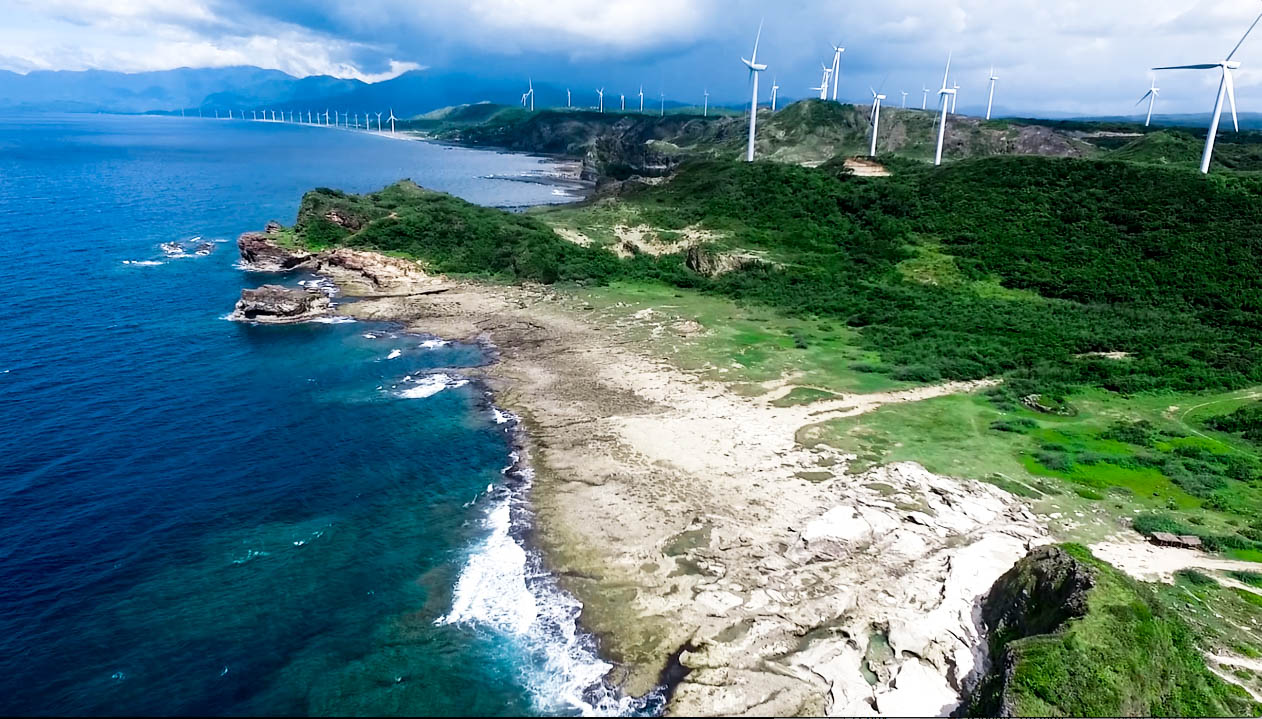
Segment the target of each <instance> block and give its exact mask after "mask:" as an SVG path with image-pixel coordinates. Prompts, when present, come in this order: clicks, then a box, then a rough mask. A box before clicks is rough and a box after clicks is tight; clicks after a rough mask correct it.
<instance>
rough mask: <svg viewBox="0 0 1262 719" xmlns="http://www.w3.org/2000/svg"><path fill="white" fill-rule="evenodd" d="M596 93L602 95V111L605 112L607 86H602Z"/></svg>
mask: <svg viewBox="0 0 1262 719" xmlns="http://www.w3.org/2000/svg"><path fill="white" fill-rule="evenodd" d="M596 94H597V95H600V112H601V113H602V114H603V113H604V112H605V88H603V87H602V88H600V89H599V90H597V91H596Z"/></svg>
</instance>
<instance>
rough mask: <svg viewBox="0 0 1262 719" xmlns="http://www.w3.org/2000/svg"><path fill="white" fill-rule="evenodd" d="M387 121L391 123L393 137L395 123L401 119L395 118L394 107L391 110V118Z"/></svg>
mask: <svg viewBox="0 0 1262 719" xmlns="http://www.w3.org/2000/svg"><path fill="white" fill-rule="evenodd" d="M386 119H387V120H389V121H390V134H391V135H393V134H394V121H395V120H397V119H399V118H397V117H395V116H394V108H393V107H392V108H390V117H387V118H386Z"/></svg>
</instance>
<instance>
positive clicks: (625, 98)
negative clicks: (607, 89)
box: [618, 94, 627, 112]
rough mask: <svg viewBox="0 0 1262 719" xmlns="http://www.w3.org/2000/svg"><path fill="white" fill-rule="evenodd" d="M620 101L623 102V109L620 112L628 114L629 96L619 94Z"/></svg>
mask: <svg viewBox="0 0 1262 719" xmlns="http://www.w3.org/2000/svg"><path fill="white" fill-rule="evenodd" d="M618 99H619V100H620V101H621V102H622V107H621V110H619V111H620V112H626V111H627V96H626V95H625V94H619V95H618Z"/></svg>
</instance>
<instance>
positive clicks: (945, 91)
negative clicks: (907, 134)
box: [933, 53, 955, 166]
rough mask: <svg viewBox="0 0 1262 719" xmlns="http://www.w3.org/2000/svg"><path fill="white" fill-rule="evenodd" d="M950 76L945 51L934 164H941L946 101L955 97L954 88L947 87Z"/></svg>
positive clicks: (949, 58) (944, 134)
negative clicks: (940, 112) (944, 70)
mask: <svg viewBox="0 0 1262 719" xmlns="http://www.w3.org/2000/svg"><path fill="white" fill-rule="evenodd" d="M950 76H951V53H947V64H946V72H944V73H942V89H941V90H938V98H939V100H938V104H940V105H942V117H941V119H939V120H938V149H937V150H935V151H934V154H933V164H934V166H937V165H941V164H942V140H943V138H945V137H946V118H947V103H948V102H950V100H951V98H954V97H955V88H950V87H947V78H948V77H950Z"/></svg>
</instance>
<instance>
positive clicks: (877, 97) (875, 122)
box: [868, 87, 885, 157]
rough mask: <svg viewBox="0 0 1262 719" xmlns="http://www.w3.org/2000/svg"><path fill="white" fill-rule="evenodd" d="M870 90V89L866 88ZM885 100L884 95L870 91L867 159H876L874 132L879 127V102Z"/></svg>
mask: <svg viewBox="0 0 1262 719" xmlns="http://www.w3.org/2000/svg"><path fill="white" fill-rule="evenodd" d="M868 89H869V90H872V88H870V87H869V88H868ZM884 99H885V95H882V94H881V93H879V92H877V91H876V90H872V148H871V149H870V150H869V151H868V157H876V131H877V128H879V127H880V126H881V101H882V100H884Z"/></svg>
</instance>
